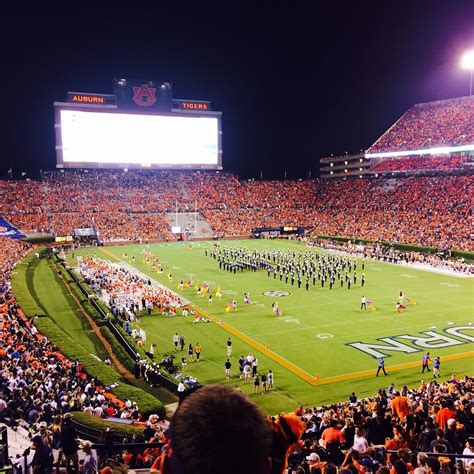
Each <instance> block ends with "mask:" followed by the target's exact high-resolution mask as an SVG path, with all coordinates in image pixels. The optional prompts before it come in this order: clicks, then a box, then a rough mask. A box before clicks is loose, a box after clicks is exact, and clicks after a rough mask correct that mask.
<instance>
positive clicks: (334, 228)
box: [0, 160, 474, 250]
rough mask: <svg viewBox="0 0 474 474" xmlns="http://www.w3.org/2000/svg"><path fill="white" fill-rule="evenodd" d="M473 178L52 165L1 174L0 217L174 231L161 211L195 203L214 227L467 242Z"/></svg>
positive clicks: (124, 230)
mask: <svg viewBox="0 0 474 474" xmlns="http://www.w3.org/2000/svg"><path fill="white" fill-rule="evenodd" d="M400 161H404V160H400ZM382 164H383V162H382ZM473 183H474V178H473V177H472V176H469V175H463V176H446V175H444V176H433V177H426V176H424V177H413V176H411V177H407V178H398V179H382V178H376V179H365V180H339V181H329V180H304V181H255V180H247V181H239V180H238V179H237V178H236V177H235V176H233V175H231V174H227V173H216V172H210V173H205V172H170V171H167V172H156V173H151V172H150V173H142V172H128V173H123V172H114V171H95V172H92V171H89V172H88V173H85V172H64V173H60V172H52V173H48V174H45V175H44V176H43V180H42V181H30V182H24V181H14V182H13V181H7V182H5V181H4V182H0V202H1V208H2V213H3V214H2V215H3V217H5V218H6V219H7V220H10V221H11V222H12V224H14V225H17V226H18V227H19V228H20V229H21V230H23V231H26V232H28V231H51V232H53V233H55V234H56V235H71V234H72V232H73V230H74V229H75V228H80V227H91V226H94V227H96V228H97V230H98V231H99V236H100V239H101V240H102V241H114V240H133V241H146V240H168V239H173V235H172V234H171V229H170V223H169V222H168V221H167V219H166V215H165V213H166V212H173V211H175V210H176V209H178V211H191V210H194V206H195V205H196V206H197V209H198V210H199V211H200V212H201V213H202V215H203V216H204V218H205V219H206V220H207V221H208V223H209V224H210V226H211V227H212V229H213V231H214V233H215V235H216V236H218V237H229V236H248V235H249V234H250V233H251V230H252V229H253V228H257V227H279V226H304V227H306V228H313V229H314V231H315V232H316V233H318V234H320V235H339V236H346V237H358V238H365V239H372V240H384V241H390V242H403V243H408V244H416V245H428V246H434V247H444V246H446V245H450V246H451V247H452V248H454V249H461V250H469V249H470V248H471V239H470V236H471V203H470V195H471V193H472V187H473Z"/></svg>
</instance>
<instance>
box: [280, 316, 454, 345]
mask: <svg viewBox="0 0 474 474" xmlns="http://www.w3.org/2000/svg"><path fill="white" fill-rule="evenodd" d="M461 321H462V320H461ZM456 324H462V323H460V322H458V323H456ZM423 327H426V324H417V325H416V326H413V325H411V326H397V331H398V330H400V329H415V328H423ZM382 331H386V329H378V330H377V331H370V332H366V331H364V336H366V335H368V334H377V333H379V332H382ZM354 337H355V336H354V335H353V334H351V335H346V336H337V337H331V338H330V340H331V341H335V340H337V339H348V338H354ZM391 337H397V336H391ZM327 340H328V339H319V340H317V341H315V340H312V341H306V342H297V343H295V344H285V345H284V346H272V347H274V349H282V348H284V347H293V346H303V345H305V344H314V343H315V342H324V341H327Z"/></svg>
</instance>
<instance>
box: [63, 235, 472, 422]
mask: <svg viewBox="0 0 474 474" xmlns="http://www.w3.org/2000/svg"><path fill="white" fill-rule="evenodd" d="M213 245H214V242H193V243H191V244H189V243H170V244H153V245H147V246H145V245H130V246H117V247H105V248H104V247H100V248H97V249H90V248H89V249H82V250H79V251H75V256H77V255H84V256H85V255H91V256H94V255H95V256H97V257H99V258H104V259H107V260H110V261H113V262H119V261H123V255H124V253H127V254H128V257H127V260H128V261H127V262H126V263H127V264H129V265H130V264H131V263H130V262H131V258H132V256H134V257H135V261H134V262H133V266H134V267H136V269H138V270H139V271H140V272H143V273H144V274H147V275H148V276H150V277H151V278H153V279H155V280H157V281H159V282H160V283H162V284H163V285H165V286H167V287H169V288H170V289H171V290H173V291H175V292H177V293H179V294H181V295H182V296H183V297H184V298H186V299H187V300H189V301H191V302H192V303H193V304H194V305H196V306H197V307H198V308H203V309H204V310H205V311H207V312H208V313H210V314H211V315H212V316H213V319H214V322H212V323H208V324H206V323H199V324H194V323H193V318H192V317H191V316H188V317H187V318H186V317H183V316H181V315H178V316H176V317H171V316H162V315H158V314H154V315H152V316H151V317H149V316H144V317H142V318H141V321H140V327H142V328H144V329H145V331H146V334H147V341H146V344H145V348H146V349H148V347H149V345H150V343H154V344H156V348H155V357H156V358H160V359H161V357H162V356H163V355H165V354H170V353H175V352H174V345H173V342H172V336H173V335H174V334H175V333H176V332H178V333H179V334H180V335H181V334H182V335H184V337H185V340H186V347H187V345H188V344H189V343H192V344H193V346H194V345H195V344H196V343H197V342H199V343H201V345H202V348H203V349H202V354H201V361H200V362H199V363H196V362H194V363H189V367H188V373H189V374H190V375H193V376H195V377H196V378H197V379H198V381H199V382H201V383H231V384H233V385H236V386H239V387H240V389H241V390H242V391H244V392H246V393H250V392H251V386H250V385H249V384H246V383H244V382H243V381H241V380H239V375H238V374H239V371H238V358H239V356H240V355H244V356H246V355H247V354H248V353H249V352H251V353H252V354H254V355H255V356H256V357H257V358H258V360H259V372H262V371H267V370H268V369H272V370H273V372H274V374H275V375H274V377H275V389H274V391H273V392H272V393H267V394H266V395H264V396H263V395H261V394H258V395H257V394H252V395H251V396H252V397H253V398H254V399H255V400H256V402H257V403H258V404H259V405H261V406H262V408H264V409H265V410H266V411H267V412H268V413H272V414H275V413H278V412H280V411H288V410H293V409H294V408H296V406H297V405H299V404H303V405H316V404H318V405H319V404H328V403H331V402H335V401H340V400H345V399H347V398H348V396H349V395H350V393H351V392H352V391H355V392H356V393H357V395H358V396H360V397H363V396H370V395H373V394H375V393H376V391H377V390H378V389H379V388H386V387H388V385H389V384H390V383H392V382H393V383H394V384H395V386H396V387H400V386H402V385H404V384H407V385H416V384H419V383H420V381H421V380H422V379H424V380H427V379H430V378H431V377H432V372H430V373H429V374H427V373H425V374H421V373H420V372H421V358H422V355H423V353H424V352H426V351H429V352H430V353H431V356H432V357H433V358H434V356H438V355H439V356H440V357H441V374H442V380H444V379H446V378H448V377H450V376H451V374H452V373H456V374H457V375H458V376H462V375H465V374H471V375H472V373H473V369H474V359H473V355H474V352H473V350H474V345H473V342H474V325H473V323H474V313H473V307H474V306H473V303H474V292H473V289H474V286H473V279H467V278H459V277H454V276H448V275H444V274H439V273H434V272H430V271H424V270H414V269H410V268H406V267H404V266H400V265H392V264H386V263H378V262H377V263H374V262H370V261H366V262H365V270H364V273H365V277H366V280H365V286H364V288H362V287H361V284H360V276H361V274H362V269H361V262H360V261H358V266H357V273H358V281H357V284H356V285H355V286H354V285H353V286H351V289H350V290H348V289H347V287H346V286H344V288H341V287H340V285H339V282H336V284H335V286H334V287H333V289H332V290H330V289H329V286H328V285H327V284H326V286H325V287H324V288H321V286H320V285H319V283H318V284H317V285H316V287H314V286H313V285H310V289H309V291H306V289H305V287H304V286H305V285H304V280H303V284H302V287H301V288H298V287H297V285H296V282H295V285H294V286H291V284H290V282H289V283H288V284H285V281H284V280H283V281H280V280H279V276H277V277H276V279H274V278H273V277H270V278H269V277H268V276H267V272H266V271H263V270H259V271H258V272H256V273H255V272H250V271H244V272H238V273H237V274H233V273H229V272H227V271H225V270H221V269H219V266H218V264H217V261H216V260H214V259H212V258H211V257H209V256H205V248H206V247H207V248H208V249H211V248H212V246H213ZM220 245H221V247H231V246H245V247H247V248H249V249H253V248H258V249H260V250H263V249H268V250H273V249H275V250H276V249H279V250H287V249H291V250H293V249H294V250H295V251H296V252H298V251H299V250H302V251H305V250H309V249H307V248H306V247H305V246H304V244H298V243H297V242H294V241H287V240H281V241H280V240H271V241H270V240H246V241H224V242H220ZM191 247H192V248H191ZM145 250H147V251H151V252H152V254H153V255H154V256H155V257H158V258H159V259H160V261H161V264H162V268H163V272H162V273H161V274H160V273H157V272H156V271H154V270H153V269H152V268H151V267H149V266H148V265H147V264H146V263H145V262H144V261H143V252H144V251H145ZM311 251H312V252H315V250H314V249H311ZM69 259H70V263H71V264H74V263H75V262H74V260H73V259H72V256H71V255H70V256H69ZM170 272H171V273H172V276H173V279H172V281H170V280H169V279H168V276H167V275H168V273H170ZM190 277H192V279H193V280H194V282H195V283H197V282H199V283H200V284H204V283H208V284H209V285H210V288H211V292H212V293H213V294H214V295H215V291H216V289H217V288H218V287H220V289H221V291H222V294H223V295H222V298H221V299H219V298H216V297H215V296H214V301H213V303H212V304H211V305H209V303H208V299H207V297H199V296H198V294H197V291H196V288H194V287H193V288H185V289H183V290H178V289H177V284H178V281H179V280H181V279H183V280H184V281H185V282H186V281H187V280H188V278H190ZM400 291H403V293H404V295H405V296H406V297H409V298H410V299H411V300H414V301H415V302H416V304H407V305H406V306H407V310H406V311H403V312H401V313H397V312H395V302H396V300H397V296H398V294H399V292H400ZM246 292H248V293H250V297H251V301H252V304H251V305H245V304H244V302H243V297H244V293H246ZM266 292H281V293H271V294H270V296H267V295H265V293H266ZM285 293H287V295H286V296H284V294H285ZM275 295H278V296H275ZM363 295H364V296H365V297H366V298H367V299H369V300H371V301H372V302H373V304H374V307H375V310H366V311H364V310H361V309H360V301H361V297H362V296H363ZM231 299H235V300H237V309H236V310H235V311H232V312H227V311H226V306H227V303H228V302H229V300H231ZM275 301H278V304H279V307H280V308H281V310H282V313H283V314H282V315H280V316H275V315H274V314H273V312H272V308H271V306H272V303H273V302H275ZM221 322H222V324H220V323H221ZM228 337H231V339H232V342H233V353H232V357H231V362H232V375H233V376H232V379H231V380H230V381H226V380H225V375H224V362H225V360H226V341H227V338H228ZM185 352H186V350H185ZM183 354H184V353H179V352H178V353H175V355H176V363H177V364H178V361H180V359H181V356H182V355H183ZM380 355H383V356H385V366H386V369H387V372H388V375H387V376H381V377H378V378H377V377H375V370H376V367H377V359H376V357H377V356H380Z"/></svg>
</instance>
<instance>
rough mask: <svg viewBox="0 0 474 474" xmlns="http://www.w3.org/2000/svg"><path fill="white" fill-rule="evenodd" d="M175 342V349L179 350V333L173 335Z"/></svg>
mask: <svg viewBox="0 0 474 474" xmlns="http://www.w3.org/2000/svg"><path fill="white" fill-rule="evenodd" d="M173 343H174V350H175V351H177V350H178V343H179V336H178V333H176V334H175V335H174V336H173Z"/></svg>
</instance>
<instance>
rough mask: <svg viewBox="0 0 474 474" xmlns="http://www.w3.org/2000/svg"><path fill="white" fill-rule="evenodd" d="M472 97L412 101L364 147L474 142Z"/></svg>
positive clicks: (386, 148) (401, 147) (389, 148)
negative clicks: (394, 120) (407, 108)
mask: <svg viewBox="0 0 474 474" xmlns="http://www.w3.org/2000/svg"><path fill="white" fill-rule="evenodd" d="M473 116H474V98H473V97H472V96H470V97H459V98H456V99H448V100H441V101H437V102H428V103H423V104H416V105H414V106H413V107H411V108H410V109H409V110H408V111H407V112H406V113H405V114H404V115H403V116H402V117H401V118H400V119H399V120H398V121H397V122H396V123H395V124H394V125H393V126H392V127H391V128H390V129H389V130H388V131H387V132H385V134H383V135H382V136H381V137H380V138H379V139H378V140H377V141H376V142H375V143H374V144H373V145H372V146H371V147H370V149H369V150H368V153H380V152H388V151H399V150H420V149H422V148H433V147H436V146H455V145H463V144H466V143H473V142H474V122H473V120H472V117H473Z"/></svg>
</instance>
